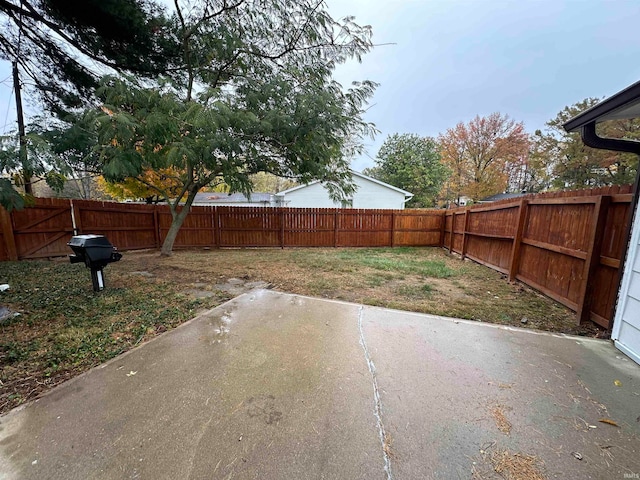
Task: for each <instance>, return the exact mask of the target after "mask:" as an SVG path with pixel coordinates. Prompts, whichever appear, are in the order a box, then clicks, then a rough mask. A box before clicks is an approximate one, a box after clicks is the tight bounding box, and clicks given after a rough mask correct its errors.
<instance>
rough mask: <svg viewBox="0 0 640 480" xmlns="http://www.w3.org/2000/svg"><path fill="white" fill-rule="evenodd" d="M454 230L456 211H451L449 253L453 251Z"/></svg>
mask: <svg viewBox="0 0 640 480" xmlns="http://www.w3.org/2000/svg"><path fill="white" fill-rule="evenodd" d="M455 230H456V212H451V234H450V235H449V255H451V252H452V251H453V234H454V232H455Z"/></svg>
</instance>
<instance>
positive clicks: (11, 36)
mask: <svg viewBox="0 0 640 480" xmlns="http://www.w3.org/2000/svg"><path fill="white" fill-rule="evenodd" d="M0 18H2V19H3V23H4V27H3V29H2V31H1V32H0V58H2V59H4V60H9V61H16V62H17V63H18V64H19V65H20V67H21V71H22V73H23V74H24V75H26V77H28V78H29V79H30V82H29V84H30V85H33V86H34V87H35V89H36V91H37V92H38V93H39V94H40V96H41V98H43V99H44V100H45V105H46V107H47V108H48V109H49V110H51V111H53V112H54V113H60V112H61V111H63V110H64V109H65V107H79V106H81V105H82V104H83V102H84V101H86V100H87V99H89V98H91V96H92V94H93V91H94V89H95V87H96V86H97V82H98V79H99V76H100V69H102V72H103V73H104V69H105V68H112V69H115V70H117V71H125V72H132V73H136V74H138V75H145V76H149V77H153V76H155V75H157V74H159V73H161V72H163V71H164V70H165V69H166V68H167V67H168V66H169V65H171V64H172V62H173V61H174V59H175V58H176V55H177V52H178V51H179V45H178V44H177V43H176V39H175V38H174V37H173V36H171V35H170V29H171V24H170V21H169V19H168V18H167V17H166V16H165V13H164V8H163V7H161V6H160V5H159V4H158V3H155V2H154V1H152V0H109V1H104V0H0Z"/></svg>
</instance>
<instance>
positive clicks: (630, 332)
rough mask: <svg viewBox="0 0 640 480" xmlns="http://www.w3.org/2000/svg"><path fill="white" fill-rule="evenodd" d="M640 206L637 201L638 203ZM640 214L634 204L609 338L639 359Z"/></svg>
mask: <svg viewBox="0 0 640 480" xmlns="http://www.w3.org/2000/svg"><path fill="white" fill-rule="evenodd" d="M639 206H640V204H639ZM639 244H640V218H639V216H638V208H636V213H635V219H634V221H633V231H632V233H631V242H630V244H629V251H628V253H627V262H626V264H625V266H624V274H623V276H622V284H621V285H620V295H619V296H618V306H617V309H616V315H615V317H614V323H613V330H612V332H611V338H612V339H613V340H614V342H615V345H616V347H618V348H619V349H620V350H621V351H623V352H624V353H625V354H627V355H628V356H629V357H631V358H632V359H633V360H635V361H636V362H638V363H640V245H639Z"/></svg>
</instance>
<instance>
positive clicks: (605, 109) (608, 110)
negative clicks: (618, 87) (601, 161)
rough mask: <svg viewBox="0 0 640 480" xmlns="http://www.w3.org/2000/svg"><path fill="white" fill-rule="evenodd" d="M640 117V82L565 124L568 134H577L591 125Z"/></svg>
mask: <svg viewBox="0 0 640 480" xmlns="http://www.w3.org/2000/svg"><path fill="white" fill-rule="evenodd" d="M638 117H640V82H636V83H634V84H633V85H630V86H629V87H627V88H625V89H624V90H622V91H620V92H618V93H616V94H615V95H612V96H611V97H609V98H607V99H606V100H603V101H602V102H600V103H598V104H597V105H594V106H593V107H591V108H590V109H589V110H585V111H584V112H582V113H581V114H580V115H577V116H575V117H573V118H572V119H571V120H569V121H568V122H567V123H565V124H564V125H563V126H564V129H565V130H566V131H567V132H575V131H576V130H578V129H580V128H581V127H583V126H585V125H587V124H589V123H593V122H596V123H600V122H605V121H607V120H622V119H629V118H638Z"/></svg>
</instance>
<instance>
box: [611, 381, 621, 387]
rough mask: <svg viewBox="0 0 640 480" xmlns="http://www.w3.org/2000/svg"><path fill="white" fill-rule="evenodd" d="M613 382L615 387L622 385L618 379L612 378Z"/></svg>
mask: <svg viewBox="0 0 640 480" xmlns="http://www.w3.org/2000/svg"><path fill="white" fill-rule="evenodd" d="M613 384H614V385H615V386H616V387H621V386H622V382H621V381H620V380H614V381H613Z"/></svg>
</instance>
